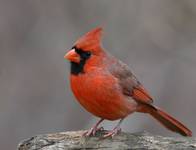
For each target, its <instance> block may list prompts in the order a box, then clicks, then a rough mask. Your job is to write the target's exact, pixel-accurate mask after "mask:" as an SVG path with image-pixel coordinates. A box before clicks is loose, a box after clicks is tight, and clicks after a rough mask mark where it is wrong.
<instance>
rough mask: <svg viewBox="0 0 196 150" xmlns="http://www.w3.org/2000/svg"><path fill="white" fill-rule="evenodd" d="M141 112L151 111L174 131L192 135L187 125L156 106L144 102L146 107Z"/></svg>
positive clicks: (150, 112)
mask: <svg viewBox="0 0 196 150" xmlns="http://www.w3.org/2000/svg"><path fill="white" fill-rule="evenodd" d="M140 112H144V113H149V114H150V115H151V116H153V117H154V118H155V119H156V120H157V121H159V122H160V123H161V124H162V125H163V126H165V127H166V128H167V129H169V130H171V131H173V132H177V133H179V134H181V135H183V136H192V132H191V131H190V130H189V129H188V128H187V127H186V126H185V125H183V124H182V123H180V122H179V121H178V120H176V119H174V118H173V117H172V116H170V115H169V114H167V113H166V112H164V111H163V110H161V109H160V108H158V107H156V106H153V105H151V104H144V107H143V108H142V109H141V110H140Z"/></svg>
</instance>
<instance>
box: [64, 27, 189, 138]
mask: <svg viewBox="0 0 196 150" xmlns="http://www.w3.org/2000/svg"><path fill="white" fill-rule="evenodd" d="M101 35H102V28H96V29H94V30H92V31H90V32H88V33H86V34H85V35H84V36H82V37H81V38H80V39H79V40H77V41H76V43H75V44H74V46H73V47H72V49H71V50H70V51H69V52H68V53H67V54H66V55H65V56H64V58H66V59H68V60H69V61H70V62H71V76H70V81H71V88H72V91H73V93H74V95H75V97H76V98H77V100H78V101H79V103H80V104H81V105H82V106H83V107H84V108H85V109H86V110H87V111H89V112H90V113H92V114H93V115H95V116H97V117H99V118H100V120H99V121H98V122H97V123H96V125H95V126H93V127H92V128H91V129H89V130H88V131H87V132H85V133H84V135H85V136H91V135H95V133H96V132H97V131H98V130H100V129H101V128H98V125H99V124H100V123H101V122H102V121H103V120H104V119H107V120H118V119H120V121H119V123H118V124H117V126H116V127H115V128H114V129H113V130H111V131H109V132H108V133H107V134H105V135H104V137H109V136H112V137H113V136H114V135H115V134H117V133H118V132H119V131H121V129H120V124H121V122H122V121H123V119H124V118H126V117H127V116H128V115H129V114H132V113H133V112H141V113H148V114H150V115H151V116H152V117H154V118H155V119H156V120H158V121H159V122H160V123H161V124H162V125H163V126H165V127H166V128H167V129H169V130H171V131H174V132H177V133H179V134H181V135H183V136H192V132H191V131H190V130H189V129H188V128H187V127H185V126H184V125H183V124H182V123H180V122H179V121H177V120H176V119H174V118H173V117H171V116H170V115H169V114H167V113H166V112H164V111H163V110H162V109H160V108H158V107H156V106H155V105H153V99H152V97H151V96H150V95H149V94H148V92H147V91H146V90H145V89H144V87H143V86H142V84H141V83H140V82H139V81H138V79H137V78H136V77H135V75H134V74H133V73H132V72H131V70H130V69H129V67H128V66H127V65H126V64H124V63H123V62H121V61H120V60H118V59H116V58H115V57H114V56H112V55H110V54H109V53H108V52H106V51H105V50H104V49H103V47H102V46H101Z"/></svg>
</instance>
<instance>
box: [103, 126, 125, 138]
mask: <svg viewBox="0 0 196 150" xmlns="http://www.w3.org/2000/svg"><path fill="white" fill-rule="evenodd" d="M120 132H121V128H120V127H117V128H114V129H113V130H111V131H108V133H106V134H105V135H104V136H103V138H108V137H112V138H113V137H114V136H115V135H116V134H118V133H120Z"/></svg>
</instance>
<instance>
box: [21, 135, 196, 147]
mask: <svg viewBox="0 0 196 150" xmlns="http://www.w3.org/2000/svg"><path fill="white" fill-rule="evenodd" d="M83 132H84V131H71V132H61V133H54V134H46V135H37V136H34V137H32V138H29V139H26V140H24V141H22V142H21V143H20V144H19V145H18V150H82V149H88V150H91V149H92V150H95V149H96V150H127V149H129V150H130V149H133V150H134V149H137V150H138V149H139V150H140V149H144V150H145V149H153V150H177V149H178V150H184V149H186V150H193V149H194V150H196V139H194V138H187V137H181V138H172V137H163V136H157V135H152V134H150V133H147V132H140V133H124V132H122V133H120V134H118V135H116V136H115V137H114V138H106V139H104V138H102V137H101V136H102V135H103V134H104V132H105V131H102V132H99V133H97V135H96V136H94V137H89V138H85V137H82V133H83Z"/></svg>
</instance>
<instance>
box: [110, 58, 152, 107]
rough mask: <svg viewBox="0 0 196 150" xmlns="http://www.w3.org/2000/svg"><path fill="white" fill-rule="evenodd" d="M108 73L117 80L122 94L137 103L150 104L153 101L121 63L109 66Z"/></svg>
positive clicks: (127, 68) (128, 69)
mask: <svg viewBox="0 0 196 150" xmlns="http://www.w3.org/2000/svg"><path fill="white" fill-rule="evenodd" d="M109 68H110V72H111V73H112V75H113V76H115V77H116V78H117V79H118V80H119V84H120V86H121V87H122V91H123V94H125V95H127V96H131V97H132V98H133V99H135V100H136V101H138V102H142V103H147V104H150V103H152V102H153V99H152V98H151V96H150V95H149V94H148V92H147V91H146V90H145V89H144V87H143V86H142V84H141V83H140V82H139V81H138V79H137V78H136V77H135V76H134V75H133V74H132V72H131V70H130V68H129V67H128V66H127V65H126V64H124V63H123V62H121V61H117V62H115V63H113V64H112V65H110V67H109Z"/></svg>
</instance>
